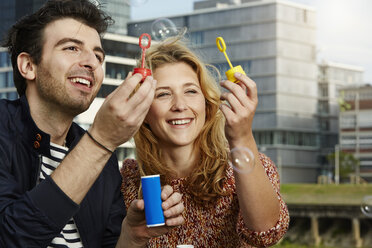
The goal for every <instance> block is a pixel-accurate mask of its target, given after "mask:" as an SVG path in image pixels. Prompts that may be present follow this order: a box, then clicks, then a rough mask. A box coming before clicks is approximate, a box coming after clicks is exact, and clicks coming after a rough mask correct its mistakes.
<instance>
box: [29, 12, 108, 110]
mask: <svg viewBox="0 0 372 248" xmlns="http://www.w3.org/2000/svg"><path fill="white" fill-rule="evenodd" d="M43 41H44V45H43V51H42V59H41V62H40V64H39V65H37V66H36V79H35V82H36V88H37V90H36V94H37V96H36V97H38V98H39V100H40V102H43V103H44V104H48V106H50V107H52V110H56V111H58V110H59V111H63V112H65V113H69V114H72V115H77V114H79V113H81V112H83V111H85V110H86V109H88V108H89V106H90V104H91V103H92V101H93V99H94V98H95V96H96V95H97V93H98V90H99V88H100V87H101V84H102V81H103V68H102V63H103V60H104V52H103V49H102V45H101V40H100V37H99V35H98V33H97V31H96V30H95V29H93V28H91V27H89V26H86V25H84V24H82V23H81V22H78V21H76V20H74V19H71V18H65V19H60V20H57V21H54V22H52V23H50V24H48V25H47V26H46V28H45V30H44V40H43Z"/></svg>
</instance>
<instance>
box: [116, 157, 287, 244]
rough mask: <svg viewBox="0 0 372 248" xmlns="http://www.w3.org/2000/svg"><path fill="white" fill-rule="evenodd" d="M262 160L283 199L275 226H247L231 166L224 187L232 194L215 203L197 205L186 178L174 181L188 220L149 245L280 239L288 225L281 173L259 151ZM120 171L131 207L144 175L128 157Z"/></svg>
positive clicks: (254, 241) (255, 242)
mask: <svg viewBox="0 0 372 248" xmlns="http://www.w3.org/2000/svg"><path fill="white" fill-rule="evenodd" d="M260 159H261V162H262V164H263V166H264V167H265V171H266V173H267V175H268V177H269V179H270V181H271V183H272V184H273V187H274V189H275V191H276V193H277V195H278V199H279V202H280V216H279V220H278V222H277V223H276V225H275V226H274V227H272V228H270V229H269V230H267V231H263V232H255V231H252V230H248V228H246V227H245V225H244V222H243V217H242V214H241V213H240V209H239V203H238V196H237V194H236V191H235V189H236V187H235V178H234V174H233V169H232V167H231V166H229V167H228V169H227V170H226V180H225V183H224V188H225V189H226V190H228V191H229V192H231V194H230V195H227V196H220V197H219V198H218V199H217V202H213V204H204V205H201V204H197V203H196V202H195V201H194V200H193V196H192V195H191V194H190V193H189V192H188V189H187V185H186V179H185V178H178V179H174V180H172V181H171V182H170V185H171V186H172V187H173V189H174V190H175V191H177V192H180V193H181V194H182V200H183V203H184V206H185V211H184V213H183V217H184V219H185V223H184V224H183V225H180V226H178V227H176V228H174V229H172V230H171V231H169V232H168V233H167V234H164V235H162V236H160V237H156V238H151V239H150V241H149V242H148V243H147V247H176V246H177V245H178V244H192V245H194V246H195V248H201V247H226V248H228V247H231V248H237V247H267V246H270V245H273V244H275V243H276V242H278V241H279V240H280V239H281V238H282V237H283V236H284V234H285V233H286V231H287V228H288V225H289V215H288V209H287V206H286V204H285V203H284V201H283V199H282V197H281V195H280V193H279V186H280V185H279V175H278V172H277V170H276V167H275V165H274V163H273V162H272V161H271V160H270V159H269V158H268V157H266V156H265V155H263V154H260ZM121 174H122V177H123V184H122V192H123V195H124V201H125V205H126V207H127V208H128V207H129V205H130V203H131V202H132V201H133V200H135V199H137V198H138V189H139V185H140V181H141V178H140V174H139V170H138V165H137V162H136V161H135V160H133V159H127V160H125V161H124V163H123V167H122V169H121Z"/></svg>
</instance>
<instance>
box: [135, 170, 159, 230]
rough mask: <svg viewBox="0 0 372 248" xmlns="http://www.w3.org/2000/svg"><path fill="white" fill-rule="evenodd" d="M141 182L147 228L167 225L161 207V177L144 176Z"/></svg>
mask: <svg viewBox="0 0 372 248" xmlns="http://www.w3.org/2000/svg"><path fill="white" fill-rule="evenodd" d="M141 182H142V193H143V200H144V201H145V215H146V225H147V227H154V226H163V225H165V221H164V213H163V208H162V207H161V203H162V200H161V186H160V175H151V176H143V177H141Z"/></svg>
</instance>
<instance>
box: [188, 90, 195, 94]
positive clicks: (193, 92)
mask: <svg viewBox="0 0 372 248" xmlns="http://www.w3.org/2000/svg"><path fill="white" fill-rule="evenodd" d="M186 93H191V94H195V93H198V92H197V91H196V90H187V91H186Z"/></svg>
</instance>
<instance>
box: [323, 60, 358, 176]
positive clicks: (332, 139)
mask: <svg viewBox="0 0 372 248" xmlns="http://www.w3.org/2000/svg"><path fill="white" fill-rule="evenodd" d="M362 81H363V68H361V67H358V66H354V65H347V64H341V63H335V62H329V61H323V62H321V63H320V64H319V65H318V91H319V92H318V95H319V102H318V116H319V123H318V125H319V132H320V156H321V158H320V163H321V168H322V171H321V174H323V175H331V174H333V168H332V166H331V165H330V163H329V161H327V158H326V156H327V155H328V154H330V153H333V152H335V147H336V145H337V144H339V132H340V130H339V112H340V108H339V104H340V100H341V98H342V96H341V95H340V94H339V90H340V89H341V88H344V87H347V86H353V85H356V84H360V83H361V82H362Z"/></svg>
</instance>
